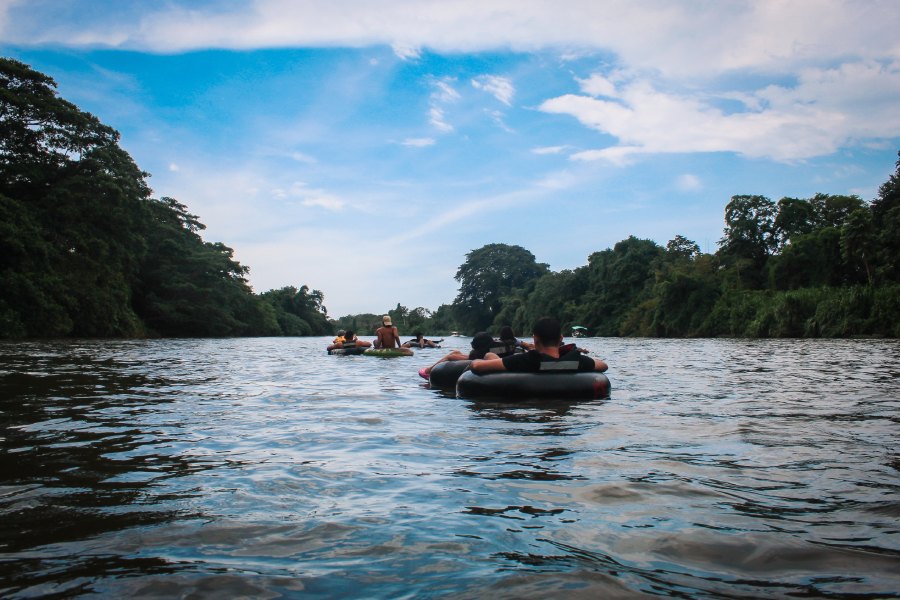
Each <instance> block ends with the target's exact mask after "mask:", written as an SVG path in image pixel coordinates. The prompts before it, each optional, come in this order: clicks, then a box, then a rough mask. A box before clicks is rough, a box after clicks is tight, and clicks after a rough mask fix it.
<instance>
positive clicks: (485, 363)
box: [469, 354, 506, 373]
mask: <svg viewBox="0 0 900 600" xmlns="http://www.w3.org/2000/svg"><path fill="white" fill-rule="evenodd" d="M494 356H497V355H496V354H494ZM469 368H470V369H472V370H473V371H475V372H476V373H495V372H497V371H505V370H506V365H504V364H503V359H502V358H482V359H477V360H473V361H472V364H471V365H469Z"/></svg>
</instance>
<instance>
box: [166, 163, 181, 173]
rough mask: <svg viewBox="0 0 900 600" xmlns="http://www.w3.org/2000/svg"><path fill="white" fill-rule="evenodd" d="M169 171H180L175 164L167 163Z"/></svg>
mask: <svg viewBox="0 0 900 600" xmlns="http://www.w3.org/2000/svg"><path fill="white" fill-rule="evenodd" d="M169 170H170V171H180V170H181V169H180V167H179V166H178V165H177V164H175V163H169Z"/></svg>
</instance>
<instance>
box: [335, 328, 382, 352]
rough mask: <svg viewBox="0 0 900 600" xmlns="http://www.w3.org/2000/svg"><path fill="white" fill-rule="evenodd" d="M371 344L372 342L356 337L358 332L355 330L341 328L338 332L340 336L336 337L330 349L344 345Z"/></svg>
mask: <svg viewBox="0 0 900 600" xmlns="http://www.w3.org/2000/svg"><path fill="white" fill-rule="evenodd" d="M338 340H340V341H338ZM371 345H372V342H367V341H366V340H361V339H359V338H358V337H356V334H355V333H354V332H353V331H351V330H349V329H348V330H347V331H344V330H343V329H341V330H340V331H339V332H338V337H336V338H335V339H334V343H333V344H331V345H330V346H328V350H334V349H335V348H344V347H350V348H368V347H369V346H371Z"/></svg>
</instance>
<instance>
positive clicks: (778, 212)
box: [342, 154, 900, 337]
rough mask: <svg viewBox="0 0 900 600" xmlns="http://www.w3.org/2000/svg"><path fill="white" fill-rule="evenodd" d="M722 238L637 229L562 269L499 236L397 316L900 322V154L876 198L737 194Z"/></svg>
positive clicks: (682, 323)
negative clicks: (419, 304) (441, 295)
mask: <svg viewBox="0 0 900 600" xmlns="http://www.w3.org/2000/svg"><path fill="white" fill-rule="evenodd" d="M898 156H900V154H898ZM718 246H719V247H718V250H717V251H716V252H714V253H702V252H701V251H700V247H699V246H698V245H697V243H695V242H694V241H692V240H689V239H687V238H686V237H684V236H681V235H676V236H675V237H674V238H673V239H672V240H670V241H669V242H668V243H667V244H666V245H665V247H663V246H660V245H659V244H657V243H656V242H654V241H652V240H645V239H638V238H636V237H634V236H630V237H628V238H627V239H625V240H622V241H620V242H618V243H617V244H615V246H613V247H612V248H610V249H606V250H603V251H600V252H594V253H593V254H591V255H590V256H589V257H588V262H587V264H586V265H584V266H582V267H578V268H576V269H573V270H563V271H559V272H553V271H551V270H550V269H549V268H548V266H547V265H546V264H544V263H539V262H537V260H536V258H535V256H534V255H533V254H532V253H531V252H530V251H528V250H526V249H525V248H522V247H521V246H514V245H507V244H488V245H486V246H483V247H481V248H478V249H476V250H473V251H471V252H469V253H468V254H467V255H466V260H465V262H464V263H463V264H462V265H460V267H459V270H458V271H457V273H456V280H457V281H458V282H459V284H460V287H459V294H458V295H457V297H456V298H455V299H454V301H453V302H452V303H451V304H447V305H443V306H441V307H440V308H439V309H438V310H437V311H435V312H434V313H429V312H428V311H426V310H425V309H422V308H417V309H414V310H412V311H409V310H407V309H406V308H405V307H403V306H401V305H399V304H398V305H397V307H396V308H395V309H394V311H392V312H391V316H392V317H393V320H394V323H396V324H398V325H400V326H401V328H403V326H408V327H407V328H406V329H404V331H410V332H412V331H413V330H414V329H419V330H423V331H429V332H434V333H446V332H447V331H451V330H458V331H461V332H465V333H468V334H472V333H474V332H476V331H492V332H496V331H498V330H499V329H500V327H502V326H504V325H511V326H512V327H513V329H514V330H515V331H516V332H517V333H519V334H520V335H524V336H527V335H528V333H529V332H530V330H531V325H532V324H533V323H534V322H535V321H536V320H537V319H538V318H539V317H541V316H544V315H553V316H556V317H558V318H559V319H560V320H561V321H562V322H563V323H564V325H565V326H566V327H569V328H571V327H572V326H581V327H586V328H587V330H588V332H589V333H590V334H591V335H596V336H647V337H724V336H727V337H849V336H878V337H898V336H900V159H898V161H897V168H896V171H895V173H894V174H893V175H891V176H890V178H889V179H888V181H886V182H885V183H884V184H882V185H881V187H880V188H879V190H878V197H877V198H876V199H874V200H873V201H872V202H866V201H864V200H862V199H861V198H859V197H858V196H844V195H829V194H816V195H815V196H814V197H812V198H787V197H785V198H781V199H780V200H779V201H778V202H773V201H772V200H771V199H769V198H766V197H764V196H753V195H739V196H733V197H732V198H731V200H730V202H729V203H728V204H727V206H726V207H725V228H724V235H723V237H722V239H720V240H719V243H718ZM348 320H353V321H354V323H356V321H355V320H354V318H353V317H344V318H343V320H342V322H345V321H348ZM358 320H359V321H360V322H373V320H372V319H366V318H364V319H358Z"/></svg>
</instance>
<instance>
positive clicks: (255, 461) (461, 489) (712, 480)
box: [0, 338, 900, 598]
mask: <svg viewBox="0 0 900 600" xmlns="http://www.w3.org/2000/svg"><path fill="white" fill-rule="evenodd" d="M468 341H469V339H468V338H450V339H448V340H446V341H445V343H444V348H443V349H441V350H437V349H422V350H416V351H415V352H416V355H415V356H414V357H411V358H394V359H381V358H370V357H352V356H351V357H333V356H327V355H326V354H325V352H324V347H325V345H326V344H327V343H328V340H327V339H326V338H258V339H227V340H154V341H90V342H78V341H75V342H52V343H51V342H47V343H15V344H10V343H8V344H2V345H0V410H2V423H3V427H2V446H0V467H2V468H0V473H2V475H0V516H2V519H0V532H2V535H0V596H2V597H4V598H32V597H45V598H53V597H60V598H63V597H78V596H92V597H109V598H117V597H123V596H125V597H142V598H171V597H192V598H204V597H210V598H212V597H216V598H220V597H238V596H242V597H248V598H278V597H288V598H293V597H297V598H301V597H302V598H335V597H347V598H353V597H358V598H423V597H428V598H436V597H441V598H475V597H491V598H545V597H563V596H564V597H567V598H579V597H583V598H596V597H605V598H615V597H635V596H648V597H649V596H667V597H673V596H674V597H691V598H723V597H729V598H732V597H746V598H761V597H764V598H794V597H839V598H888V597H900V518H898V517H900V495H898V492H900V450H898V448H900V445H898V439H900V436H898V432H900V428H898V423H900V344H898V342H897V341H894V340H886V341H879V340H876V341H873V340H827V341H816V340H814V341H810V340H803V341H800V340H761V341H746V340H650V339H624V340H623V339H599V338H589V339H586V340H582V341H580V345H582V346H584V347H586V348H588V349H589V350H591V352H592V354H593V355H596V356H599V357H601V358H604V359H605V360H607V362H609V364H610V370H609V373H608V375H609V377H610V380H611V382H612V388H613V391H612V396H611V397H610V398H609V399H607V400H599V401H588V402H585V401H582V402H564V401H559V402H550V401H543V402H539V403H534V402H531V403H527V404H524V405H513V404H492V403H483V402H471V401H467V400H461V399H457V398H454V397H453V396H452V395H451V394H446V393H442V392H439V391H436V390H430V389H428V388H427V385H425V384H424V382H423V380H421V379H420V378H419V377H418V375H417V374H416V371H417V370H418V369H419V368H420V367H422V366H424V365H427V364H430V363H431V362H433V361H434V360H436V359H437V358H438V357H440V356H441V355H442V353H444V352H446V351H447V349H448V348H451V347H458V348H465V347H467V345H468Z"/></svg>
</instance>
